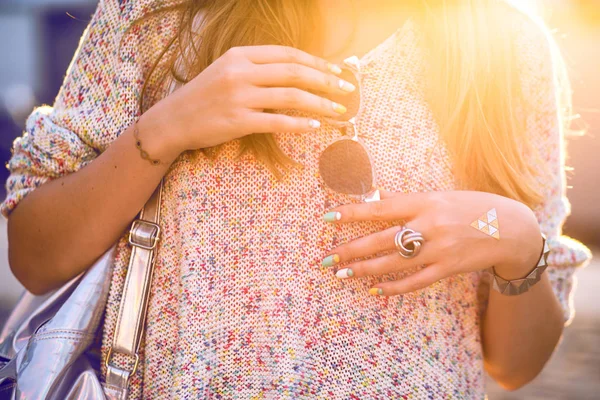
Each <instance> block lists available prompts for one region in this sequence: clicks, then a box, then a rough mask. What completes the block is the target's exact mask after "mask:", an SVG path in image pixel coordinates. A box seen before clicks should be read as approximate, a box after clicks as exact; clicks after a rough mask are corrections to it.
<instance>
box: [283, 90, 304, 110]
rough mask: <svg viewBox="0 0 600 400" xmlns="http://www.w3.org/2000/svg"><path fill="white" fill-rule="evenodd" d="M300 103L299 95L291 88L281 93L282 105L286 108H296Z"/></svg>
mask: <svg viewBox="0 0 600 400" xmlns="http://www.w3.org/2000/svg"><path fill="white" fill-rule="evenodd" d="M299 103H300V94H299V93H298V91H296V90H295V89H292V88H286V89H284V91H283V104H284V105H285V106H286V107H288V108H296V107H297V106H298V104H299Z"/></svg>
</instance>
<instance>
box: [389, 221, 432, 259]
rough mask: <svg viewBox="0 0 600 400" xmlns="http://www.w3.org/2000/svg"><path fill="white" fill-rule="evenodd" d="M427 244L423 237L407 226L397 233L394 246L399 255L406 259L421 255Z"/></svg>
mask: <svg viewBox="0 0 600 400" xmlns="http://www.w3.org/2000/svg"><path fill="white" fill-rule="evenodd" d="M423 243H425V239H424V238H423V235H422V234H421V233H419V232H415V231H414V230H412V229H409V228H407V227H405V226H403V227H402V229H400V230H399V231H398V233H396V236H395V237H394V244H395V245H396V249H397V250H398V253H400V255H401V256H402V257H404V258H413V257H415V256H417V255H418V254H419V252H420V251H421V247H422V246H423Z"/></svg>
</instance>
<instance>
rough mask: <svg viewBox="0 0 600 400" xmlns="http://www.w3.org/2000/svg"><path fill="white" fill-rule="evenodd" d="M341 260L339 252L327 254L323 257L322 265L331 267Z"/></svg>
mask: <svg viewBox="0 0 600 400" xmlns="http://www.w3.org/2000/svg"><path fill="white" fill-rule="evenodd" d="M339 262H340V256H338V255H337V254H332V255H330V256H327V257H325V258H324V259H323V261H321V265H322V266H323V267H331V266H332V265H334V264H337V263H339Z"/></svg>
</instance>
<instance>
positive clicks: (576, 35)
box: [0, 0, 600, 400]
mask: <svg viewBox="0 0 600 400" xmlns="http://www.w3.org/2000/svg"><path fill="white" fill-rule="evenodd" d="M399 1H400V0H399ZM513 1H514V3H515V4H516V5H517V6H519V7H527V8H530V9H532V10H535V12H537V13H538V14H541V15H542V16H544V18H545V20H546V22H547V24H548V25H549V26H550V27H551V28H552V29H553V31H554V34H555V36H556V38H557V40H558V43H559V45H560V47H561V48H562V50H563V53H564V55H565V57H566V59H567V63H568V65H569V67H570V73H571V79H572V83H573V89H574V104H575V111H576V112H577V113H579V114H580V115H581V118H580V120H579V121H578V122H577V124H576V127H577V128H585V129H586V131H587V132H586V134H585V135H583V136H580V137H571V138H570V139H569V143H568V154H569V157H568V160H567V163H568V165H569V167H571V168H572V170H571V171H569V173H568V176H569V181H568V182H569V186H570V189H569V193H568V195H569V198H570V200H571V204H572V208H573V212H572V215H571V217H570V218H569V220H568V222H567V224H566V226H565V233H566V234H567V235H569V236H572V237H575V238H577V239H579V240H581V241H582V242H584V243H585V244H587V245H588V246H589V247H591V248H592V251H594V250H595V249H598V250H596V252H597V251H600V207H597V205H598V204H600V180H599V178H600V173H599V171H600V158H599V157H598V156H597V154H600V139H599V138H598V135H599V133H600V97H599V94H600V56H599V55H598V53H596V52H597V51H600V0H513ZM96 3H97V0H0V54H2V56H1V57H0V161H1V163H2V164H4V163H5V162H6V161H7V160H8V158H9V157H10V147H11V143H12V141H13V139H14V138H16V137H17V136H20V135H21V132H22V129H23V126H24V120H25V118H26V117H27V115H28V114H29V113H30V112H31V110H32V109H33V107H34V106H36V105H40V104H43V103H46V104H52V102H53V100H54V97H55V96H56V93H57V92H58V89H59V87H60V85H61V83H62V79H63V75H64V73H65V71H66V69H67V67H68V64H69V62H70V61H71V58H72V56H73V53H74V51H75V49H76V47H77V43H78V41H79V37H80V36H81V34H82V32H83V30H84V29H85V27H86V26H87V23H88V21H89V18H90V15H91V14H92V13H93V11H94V9H95V6H96ZM7 176H8V171H7V170H6V169H5V168H0V181H1V182H4V181H5V180H6V178H7ZM4 195H5V192H4V188H3V187H2V188H0V196H1V197H2V198H4ZM597 254H600V253H597ZM578 276H579V284H578V288H577V291H576V295H575V305H576V310H577V315H576V317H575V319H574V321H573V323H572V324H571V326H570V327H569V328H568V329H566V331H565V335H564V338H563V342H562V343H561V345H560V347H559V348H558V350H557V351H556V353H555V354H554V356H553V357H552V360H551V361H550V363H549V364H548V366H547V367H546V369H545V370H544V371H543V372H542V374H541V375H540V376H538V377H537V378H536V379H535V380H534V381H533V382H532V383H531V384H530V385H528V386H527V387H525V388H523V389H521V390H518V391H516V392H512V393H508V392H505V391H503V390H502V389H500V388H499V387H497V386H496V385H495V384H494V383H493V382H491V381H490V382H489V385H488V386H489V399H490V400H500V399H501V400H509V399H510V400H512V399H545V400H551V399H569V400H570V399H600V346H599V344H600V261H598V260H596V261H594V262H592V264H590V265H589V266H588V267H587V268H585V269H583V270H581V271H580V273H579V275H578ZM21 290H22V288H21V287H20V285H19V284H18V283H17V282H16V281H15V280H14V278H13V277H12V275H11V274H10V270H9V268H8V262H7V240H6V221H5V220H4V219H3V218H0V326H2V323H3V321H4V319H5V317H6V316H7V314H8V312H9V310H10V308H11V307H12V305H13V304H14V302H15V301H16V298H17V296H18V295H19V293H20V292H21Z"/></svg>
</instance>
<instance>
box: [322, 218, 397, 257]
mask: <svg viewBox="0 0 600 400" xmlns="http://www.w3.org/2000/svg"><path fill="white" fill-rule="evenodd" d="M399 230H400V227H397V226H395V227H392V228H388V229H385V230H383V231H379V232H375V233H372V234H370V235H367V236H363V237H361V238H359V239H355V240H353V241H351V242H348V243H345V244H343V245H341V246H338V247H336V248H335V249H332V250H331V255H336V257H334V258H335V259H337V260H339V261H338V262H340V263H344V262H347V261H350V260H353V259H355V258H361V257H368V256H371V255H373V254H377V253H383V252H386V251H390V250H395V249H396V245H395V243H394V238H395V236H396V233H397V232H398V231H399Z"/></svg>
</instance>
